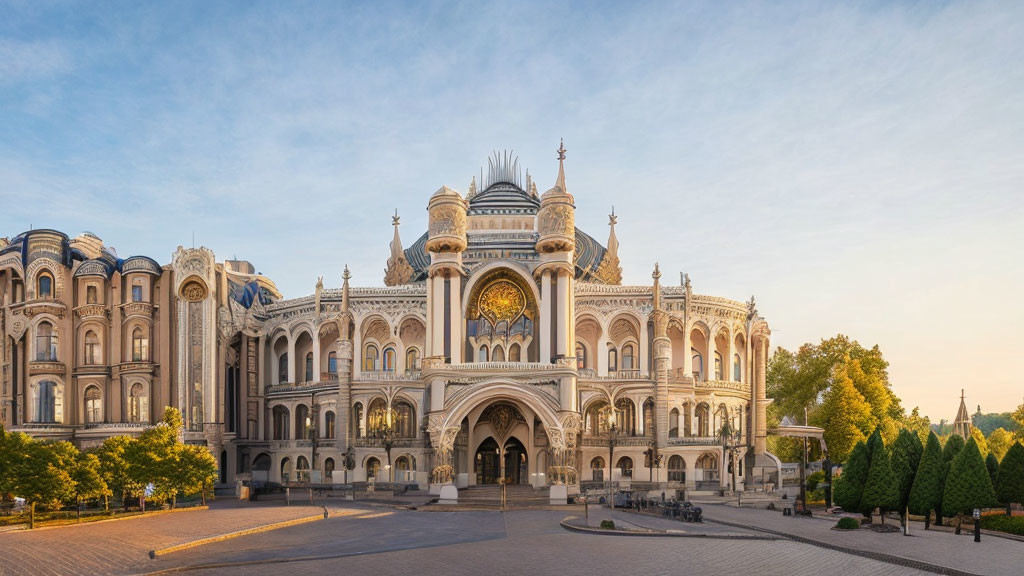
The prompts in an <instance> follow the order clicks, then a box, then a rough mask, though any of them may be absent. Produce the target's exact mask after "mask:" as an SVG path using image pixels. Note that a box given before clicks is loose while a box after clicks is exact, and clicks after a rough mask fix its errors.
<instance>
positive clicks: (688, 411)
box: [683, 403, 693, 438]
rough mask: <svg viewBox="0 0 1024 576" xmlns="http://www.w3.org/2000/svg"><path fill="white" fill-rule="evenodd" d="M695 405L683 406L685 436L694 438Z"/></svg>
mask: <svg viewBox="0 0 1024 576" xmlns="http://www.w3.org/2000/svg"><path fill="white" fill-rule="evenodd" d="M692 410H693V404H690V403H687V404H686V405H685V406H683V436H686V437H687V438H689V437H690V436H693V412H692Z"/></svg>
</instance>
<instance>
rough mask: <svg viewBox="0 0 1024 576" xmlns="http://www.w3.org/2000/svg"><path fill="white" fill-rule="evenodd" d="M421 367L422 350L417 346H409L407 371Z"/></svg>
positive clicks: (406, 359) (406, 353) (406, 355)
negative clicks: (416, 347)
mask: <svg viewBox="0 0 1024 576" xmlns="http://www.w3.org/2000/svg"><path fill="white" fill-rule="evenodd" d="M419 369H420V352H419V350H417V349H415V348H409V349H408V350H406V351H405V370H406V372H415V371H416V370H419Z"/></svg>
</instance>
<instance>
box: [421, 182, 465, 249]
mask: <svg viewBox="0 0 1024 576" xmlns="http://www.w3.org/2000/svg"><path fill="white" fill-rule="evenodd" d="M467 208H468V203H467V202H466V201H465V200H464V199H463V198H462V196H461V195H459V193H458V192H456V191H455V190H452V189H451V188H449V187H447V186H442V187H441V189H440V190H438V191H437V192H435V193H434V195H433V196H431V197H430V203H429V204H428V205H427V211H428V213H429V219H430V225H429V228H428V232H429V234H428V236H427V245H426V248H427V251H428V252H439V253H443V252H462V251H463V250H465V249H466V210H467Z"/></svg>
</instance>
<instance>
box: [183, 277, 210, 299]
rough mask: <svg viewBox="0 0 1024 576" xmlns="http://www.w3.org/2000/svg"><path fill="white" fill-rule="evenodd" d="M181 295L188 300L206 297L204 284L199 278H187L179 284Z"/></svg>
mask: <svg viewBox="0 0 1024 576" xmlns="http://www.w3.org/2000/svg"><path fill="white" fill-rule="evenodd" d="M181 297H182V298H183V299H185V300H187V301H188V302H201V301H203V300H205V299H206V286H205V285H204V284H203V283H202V282H200V281H199V280H188V281H186V282H185V283H184V284H183V285H182V286H181Z"/></svg>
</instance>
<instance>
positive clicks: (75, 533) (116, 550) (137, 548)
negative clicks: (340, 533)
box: [0, 501, 323, 576]
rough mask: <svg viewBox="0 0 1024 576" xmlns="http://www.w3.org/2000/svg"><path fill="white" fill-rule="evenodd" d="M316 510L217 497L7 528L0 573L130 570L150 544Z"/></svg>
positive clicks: (0, 544) (1, 539)
mask: <svg viewBox="0 0 1024 576" xmlns="http://www.w3.org/2000/svg"><path fill="white" fill-rule="evenodd" d="M317 513H320V514H322V513H323V508H321V507H319V506H288V507H286V506H280V505H275V506H252V505H246V506H243V505H240V504H239V503H237V502H236V501H217V502H216V503H214V504H212V506H211V508H210V509H209V510H192V511H182V512H171V513H167V514H158V515H154V516H142V517H137V518H126V519H124V520H115V521H111V522H98V523H86V524H78V525H70V526H61V527H54V528H45V529H40V530H34V531H28V530H22V531H18V532H8V533H4V534H0V575H2V576H21V575H26V576H28V575H37V574H47V575H49V574H52V575H55V576H58V575H61V576H62V575H66V574H96V575H113V574H126V573H133V572H137V571H138V570H139V569H141V567H144V566H147V565H148V562H150V560H149V558H148V554H149V551H150V550H153V549H155V548H164V547H167V546H173V545H175V544H182V543H185V542H189V541H191V540H196V539H198V538H205V537H208V536H215V535H218V534H225V533H228V532H235V531H238V530H245V529H247V528H255V527H257V526H262V525H265V524H272V523H274V522H281V521H284V520H292V519H295V518H302V517H305V516H311V515H314V514H317Z"/></svg>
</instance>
